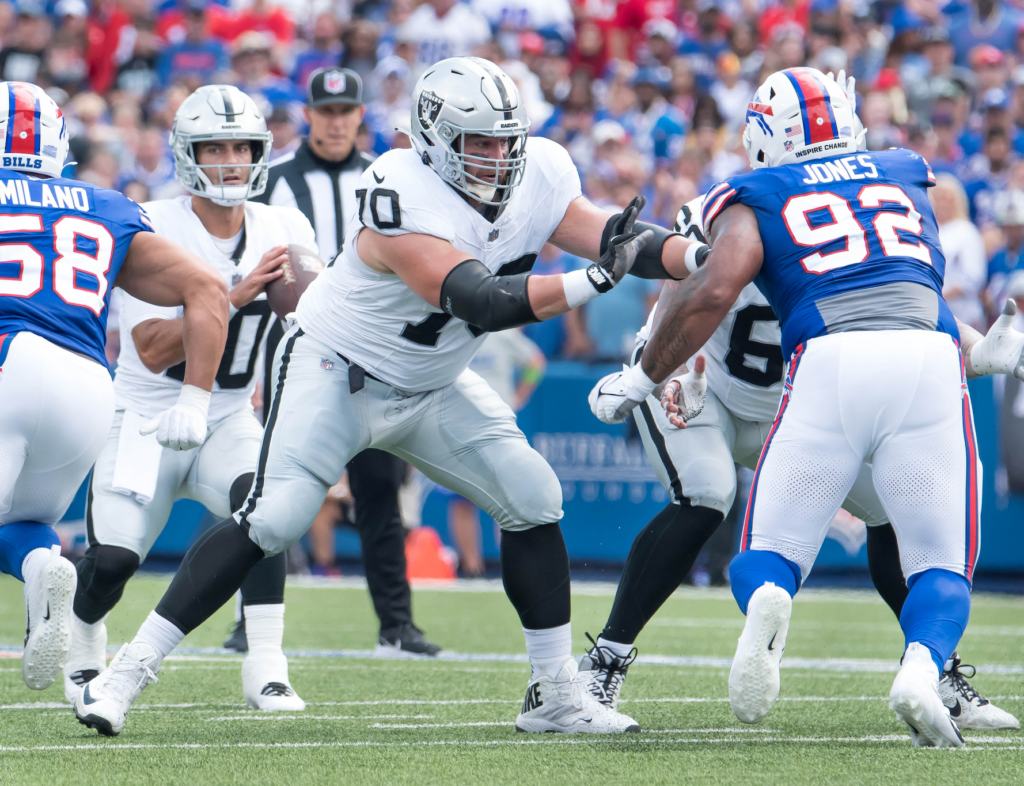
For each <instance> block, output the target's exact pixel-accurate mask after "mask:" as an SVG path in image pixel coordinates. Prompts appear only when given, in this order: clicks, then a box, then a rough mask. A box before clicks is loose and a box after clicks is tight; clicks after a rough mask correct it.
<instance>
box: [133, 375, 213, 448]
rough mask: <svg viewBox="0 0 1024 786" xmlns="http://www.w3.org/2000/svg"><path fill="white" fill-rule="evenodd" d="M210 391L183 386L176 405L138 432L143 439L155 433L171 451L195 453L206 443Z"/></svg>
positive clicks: (193, 386) (157, 439)
mask: <svg viewBox="0 0 1024 786" xmlns="http://www.w3.org/2000/svg"><path fill="white" fill-rule="evenodd" d="M209 409H210V391H208V390H203V389H202V388H197V387H196V386H195V385H182V387H181V393H180V394H179V395H178V400H177V402H175V404H174V406H173V407H171V408H170V409H168V410H165V411H164V412H161V413H160V414H159V415H157V416H156V417H155V418H153V419H152V420H151V421H149V422H148V423H147V424H146V425H144V426H143V427H142V428H140V429H139V433H140V434H142V435H143V436H145V435H147V434H152V433H153V432H154V431H155V432H156V441H157V442H159V443H160V444H161V445H163V446H164V447H165V448H170V449H171V450H192V448H198V447H199V446H200V445H202V444H203V443H204V442H205V441H206V415H207V413H208V412H209Z"/></svg>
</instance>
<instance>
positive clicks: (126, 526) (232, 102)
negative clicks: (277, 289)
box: [64, 85, 316, 710]
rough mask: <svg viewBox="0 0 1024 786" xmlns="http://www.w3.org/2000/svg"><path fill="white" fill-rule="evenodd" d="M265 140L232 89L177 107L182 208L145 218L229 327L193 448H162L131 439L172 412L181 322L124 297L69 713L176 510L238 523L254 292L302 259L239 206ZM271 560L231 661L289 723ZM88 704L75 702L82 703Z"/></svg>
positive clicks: (171, 311)
mask: <svg viewBox="0 0 1024 786" xmlns="http://www.w3.org/2000/svg"><path fill="white" fill-rule="evenodd" d="M270 145H271V135H270V132H269V131H268V130H267V124H266V121H265V120H264V119H263V115H262V114H261V113H260V111H259V109H258V108H257V107H256V104H255V103H254V102H253V100H252V99H251V98H249V97H248V96H246V95H245V94H244V93H243V92H242V91H241V90H239V89H238V88H236V87H230V86H226V85H208V86H206V87H201V88H200V89H199V90H197V91H196V92H194V93H193V94H192V95H191V96H189V97H188V98H187V99H186V100H185V101H184V102H183V103H182V105H181V107H179V109H178V111H177V113H176V115H175V120H174V125H173V127H172V129H171V148H172V150H173V152H174V156H175V167H176V176H177V178H178V181H179V182H180V183H181V184H182V186H184V187H185V189H186V190H188V191H189V192H190V195H189V196H183V197H178V198H176V199H165V200H160V201H157V202H149V203H147V204H146V205H144V207H145V209H146V212H147V213H148V214H149V217H150V220H151V221H152V222H153V227H154V229H155V230H156V232H157V234H160V235H169V236H174V237H177V238H180V242H181V243H182V244H184V245H185V246H186V247H187V248H188V249H190V250H191V251H193V252H194V253H195V254H196V255H198V256H200V257H202V258H203V259H205V260H206V261H207V262H208V263H209V265H210V266H211V267H212V268H213V269H214V270H215V271H216V272H217V274H218V276H220V277H221V278H222V279H223V280H224V281H225V283H226V284H228V285H229V286H230V287H231V291H230V293H229V299H230V309H231V321H230V322H229V323H228V334H227V343H226V346H225V348H224V355H223V358H222V360H221V364H220V368H219V369H218V370H217V376H216V380H215V382H214V386H213V393H212V396H211V398H210V410H209V415H208V423H209V433H208V434H207V437H206V441H205V443H204V444H203V445H202V447H200V448H197V449H195V450H190V451H186V452H181V451H172V450H168V449H166V448H162V447H161V446H160V445H159V444H158V443H156V441H155V440H153V439H152V438H147V437H141V436H139V435H138V433H137V432H138V428H137V427H136V426H135V424H136V423H137V422H142V421H145V420H148V419H149V418H150V417H152V414H153V413H154V412H159V411H160V410H161V409H163V408H164V407H166V406H167V402H168V401H173V400H174V399H175V398H176V397H177V396H178V394H179V392H180V390H181V384H182V383H181V380H182V378H183V375H184V372H185V363H184V347H183V345H182V333H181V328H182V319H181V312H180V309H175V308H162V307H158V306H154V305H152V304H150V303H146V302H144V301H142V300H139V299H137V298H134V297H132V296H131V295H125V296H124V300H123V305H122V308H121V319H120V329H121V355H120V359H119V363H118V367H117V373H116V376H115V377H114V405H115V409H116V411H115V414H114V425H113V428H112V429H111V431H110V435H109V436H108V437H107V441H106V444H105V445H104V447H103V450H102V451H101V452H100V455H99V458H98V459H97V460H96V468H95V470H94V471H93V474H92V482H91V484H90V486H89V495H88V501H87V509H86V521H87V525H88V536H89V548H88V550H87V551H86V554H85V558H84V559H83V560H82V561H81V562H80V563H79V566H78V590H77V593H76V595H75V604H74V617H73V621H72V627H73V632H74V640H73V645H72V650H71V655H70V657H69V659H68V663H67V665H66V666H65V668H64V688H65V693H66V694H67V697H68V700H69V701H71V702H74V700H75V698H76V697H77V696H78V694H79V692H80V691H81V689H82V686H83V685H86V684H87V683H89V682H90V680H92V679H94V678H95V677H96V675H97V674H98V673H99V672H101V671H103V669H104V667H105V666H106V646H107V631H106V626H105V625H104V622H103V620H104V618H105V617H106V615H107V614H108V613H109V612H110V610H111V609H112V608H113V607H114V605H115V604H116V603H117V602H118V601H119V600H120V598H121V594H122V593H123V592H124V587H125V584H126V583H127V582H128V580H129V579H130V578H131V577H132V575H133V574H134V573H135V571H136V570H137V569H138V567H139V563H140V562H141V561H142V560H144V559H145V558H146V555H147V554H148V553H149V549H150V548H151V547H152V545H153V543H154V541H155V540H156V538H157V536H158V535H159V534H160V532H161V530H162V529H163V527H164V524H166V522H167V517H168V515H169V513H170V510H171V506H172V505H173V504H174V501H175V500H176V499H181V498H188V499H195V500H198V501H199V502H201V503H202V504H203V505H204V506H206V508H207V509H208V510H210V511H212V512H213V513H215V514H217V515H219V516H221V517H223V516H228V515H230V514H231V512H232V511H235V510H238V509H239V508H240V507H241V505H242V502H244V500H245V496H246V494H247V493H248V492H249V487H250V486H251V485H252V479H253V475H254V473H255V471H256V462H257V458H258V455H259V447H260V441H261V440H262V438H263V427H262V426H261V425H260V423H259V421H258V420H257V419H256V416H255V414H254V413H253V410H252V406H251V405H250V403H249V401H250V399H251V398H252V395H253V391H254V390H255V388H256V380H257V378H258V376H259V375H258V373H257V370H259V369H262V363H261V362H260V359H261V357H262V354H263V347H264V345H265V343H266V341H265V337H266V333H267V328H268V326H269V325H270V321H271V319H276V317H275V316H274V315H273V313H272V312H271V310H270V306H269V305H268V304H267V298H266V295H265V294H264V292H263V289H264V287H265V286H266V284H267V283H268V282H270V281H272V280H273V279H275V278H277V277H278V276H279V275H280V274H281V270H280V266H281V264H282V262H283V261H284V260H285V259H286V258H287V254H286V247H287V246H288V245H289V244H292V243H294V244H298V245H302V246H306V247H307V248H315V247H316V241H315V236H314V233H313V228H312V227H311V226H310V224H309V221H308V220H307V219H306V217H305V216H303V215H302V213H300V212H299V211H298V210H296V209H295V208H289V207H270V206H268V205H262V204H259V203H256V202H250V201H248V200H249V198H250V197H253V196H257V195H259V194H260V193H262V191H263V189H264V188H265V187H266V182H267V166H268V156H269V151H270ZM284 573H285V566H284V564H283V560H282V559H270V560H263V561H261V562H260V563H258V564H257V566H256V567H254V568H253V571H252V573H251V574H250V577H249V579H248V580H247V581H248V584H247V587H248V586H249V585H251V584H252V582H253V581H254V580H256V579H257V576H258V575H262V577H263V580H262V581H260V582H258V583H259V584H261V585H262V587H261V588H259V589H258V590H257V592H255V593H246V592H243V601H244V603H245V616H246V620H247V627H248V636H249V641H250V648H249V653H248V655H247V657H246V658H245V660H244V661H243V662H242V690H243V693H244V695H245V699H246V702H247V703H248V704H249V706H250V707H254V708H257V709H263V710H301V709H304V708H305V704H304V702H303V701H302V699H300V698H299V697H298V696H297V695H295V691H294V690H293V689H292V687H291V684H290V683H289V681H288V663H287V660H286V659H285V656H284V653H283V652H282V651H281V637H282V635H283V632H284ZM88 700H89V694H86V695H85V696H83V698H82V701H83V702H84V703H86V704H88Z"/></svg>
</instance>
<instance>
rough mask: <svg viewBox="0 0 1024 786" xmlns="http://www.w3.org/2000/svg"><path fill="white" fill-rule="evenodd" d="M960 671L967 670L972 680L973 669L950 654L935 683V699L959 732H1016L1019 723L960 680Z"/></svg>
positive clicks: (961, 673)
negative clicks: (1008, 730)
mask: <svg viewBox="0 0 1024 786" xmlns="http://www.w3.org/2000/svg"><path fill="white" fill-rule="evenodd" d="M961 669H970V670H971V673H970V677H971V678H972V679H973V677H974V675H975V673H976V671H975V669H974V666H968V665H967V664H964V665H963V666H961V665H960V658H959V657H958V656H957V654H956V653H955V652H954V653H953V657H951V658H950V659H949V660H948V661H946V670H945V671H944V672H942V679H940V680H939V698H940V699H942V703H943V704H945V705H946V709H948V710H949V714H950V717H952V718H953V722H954V723H956V725H957V726H959V727H960V728H961V729H971V730H972V731H990V730H992V729H1019V728H1020V721H1019V720H1017V719H1016V718H1015V717H1013V716H1012V715H1011V714H1010V713H1008V712H1007V711H1006V710H1001V709H999V708H998V707H997V706H996V705H995V704H993V703H992V702H990V701H989V700H988V699H986V698H985V697H984V696H982V695H981V694H979V693H978V691H976V690H975V689H974V688H973V687H972V686H971V683H969V682H968V681H967V680H966V679H965V678H964V673H963V672H962V671H961Z"/></svg>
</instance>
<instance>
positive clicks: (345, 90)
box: [306, 68, 363, 107]
mask: <svg viewBox="0 0 1024 786" xmlns="http://www.w3.org/2000/svg"><path fill="white" fill-rule="evenodd" d="M326 104H349V105H350V106H362V105H363V80H362V79H360V78H359V74H357V73H356V72H355V71H352V70H350V69H348V68H318V69H317V70H316V71H314V72H313V73H312V74H311V75H310V77H309V83H308V84H307V85H306V106H308V107H314V106H324V105H326Z"/></svg>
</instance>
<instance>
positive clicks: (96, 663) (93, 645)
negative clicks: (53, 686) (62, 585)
mask: <svg viewBox="0 0 1024 786" xmlns="http://www.w3.org/2000/svg"><path fill="white" fill-rule="evenodd" d="M105 668H107V626H106V624H104V623H103V622H102V621H100V622H97V623H96V624H95V625H88V624H86V623H84V622H82V621H81V620H80V619H78V617H76V616H75V615H74V614H72V615H71V651H70V652H69V653H68V662H67V663H66V664H65V665H64V696H65V697H66V698H67V700H68V703H69V704H74V703H75V699H76V698H78V694H79V692H80V691H81V690H82V687H83V686H84V685H85V683H87V682H90V681H91V680H93V679H95V678H96V677H97V676H98V675H99V673H100V672H102V671H103V670H104V669H105Z"/></svg>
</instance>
